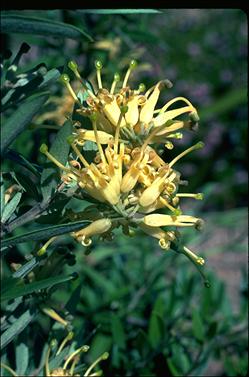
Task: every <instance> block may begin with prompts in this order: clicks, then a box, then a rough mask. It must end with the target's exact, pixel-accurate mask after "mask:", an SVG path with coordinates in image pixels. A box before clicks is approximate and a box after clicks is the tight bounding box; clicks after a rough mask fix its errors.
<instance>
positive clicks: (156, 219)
mask: <svg viewBox="0 0 249 377" xmlns="http://www.w3.org/2000/svg"><path fill="white" fill-rule="evenodd" d="M143 220H144V223H145V224H146V225H149V226H152V227H154V226H155V227H158V226H184V225H185V226H188V224H189V226H190V225H194V224H195V223H196V222H198V221H199V219H198V218H196V217H193V216H186V215H179V216H170V215H162V214H157V213H155V214H152V215H147V216H145V217H144V219H143Z"/></svg>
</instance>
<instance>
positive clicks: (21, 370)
mask: <svg viewBox="0 0 249 377" xmlns="http://www.w3.org/2000/svg"><path fill="white" fill-rule="evenodd" d="M28 362H29V349H28V347H27V346H26V344H25V343H19V344H18V345H17V346H16V368H17V369H16V372H17V374H18V376H25V372H26V369H27V367H28Z"/></svg>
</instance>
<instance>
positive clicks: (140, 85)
mask: <svg viewBox="0 0 249 377" xmlns="http://www.w3.org/2000/svg"><path fill="white" fill-rule="evenodd" d="M138 89H139V92H144V91H145V89H146V86H145V85H144V84H143V83H141V84H139V87H138Z"/></svg>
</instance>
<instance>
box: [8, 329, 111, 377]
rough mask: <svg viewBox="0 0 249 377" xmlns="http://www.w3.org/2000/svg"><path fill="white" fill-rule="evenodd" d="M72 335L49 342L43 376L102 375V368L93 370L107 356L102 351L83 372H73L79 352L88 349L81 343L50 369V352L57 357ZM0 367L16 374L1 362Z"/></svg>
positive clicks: (91, 376)
mask: <svg viewBox="0 0 249 377" xmlns="http://www.w3.org/2000/svg"><path fill="white" fill-rule="evenodd" d="M73 337H74V333H73V332H72V331H70V332H68V334H67V335H66V337H65V338H64V339H63V340H62V342H61V343H60V345H58V342H57V340H56V339H53V340H52V341H51V342H50V345H49V347H48V350H47V352H46V355H45V368H44V369H45V371H44V372H45V376H46V377H55V376H59V377H63V376H68V377H70V376H71V377H80V376H83V377H94V376H102V370H100V369H99V370H98V371H93V370H94V369H95V367H96V366H97V364H99V363H100V362H101V361H102V360H106V359H107V358H108V357H109V353H108V352H104V353H103V354H102V355H101V356H99V357H98V358H97V359H96V360H95V361H94V362H93V363H92V364H91V365H90V366H89V367H87V368H86V370H85V372H83V373H80V374H79V373H76V374H75V368H76V365H77V363H78V362H79V361H80V354H82V353H85V352H87V351H88V350H89V348H90V347H89V346H88V345H83V346H81V347H79V348H77V349H76V350H75V351H73V352H71V353H69V354H68V355H67V356H66V357H65V358H64V359H63V360H62V361H61V364H62V366H59V367H57V368H54V369H51V368H50V365H49V362H50V358H51V354H52V353H53V356H54V357H57V356H59V355H60V354H61V352H62V351H64V349H65V346H66V345H67V343H68V342H70V341H71V340H72V339H73ZM1 367H2V368H4V369H6V370H7V371H8V372H9V373H10V374H11V375H12V376H17V374H16V372H15V371H14V370H13V369H12V368H10V367H9V366H8V365H6V364H4V363H1Z"/></svg>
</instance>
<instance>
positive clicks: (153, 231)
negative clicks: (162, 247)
mask: <svg viewBox="0 0 249 377" xmlns="http://www.w3.org/2000/svg"><path fill="white" fill-rule="evenodd" d="M139 227H140V228H141V229H142V230H143V231H144V233H146V234H149V235H150V236H152V237H155V238H158V239H159V240H160V239H161V238H166V237H167V232H165V231H164V230H162V229H161V228H159V227H151V226H148V225H146V224H143V223H140V224H139Z"/></svg>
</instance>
